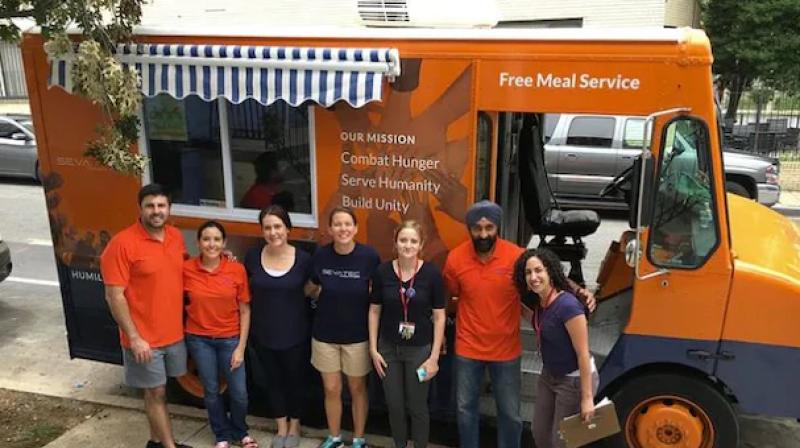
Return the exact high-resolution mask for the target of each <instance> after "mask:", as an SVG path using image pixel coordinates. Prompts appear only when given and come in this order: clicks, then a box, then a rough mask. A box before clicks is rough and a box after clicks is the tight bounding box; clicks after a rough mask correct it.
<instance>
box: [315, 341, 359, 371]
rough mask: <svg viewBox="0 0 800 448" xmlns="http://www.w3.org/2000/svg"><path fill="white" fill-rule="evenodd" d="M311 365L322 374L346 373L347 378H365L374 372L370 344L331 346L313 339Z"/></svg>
mask: <svg viewBox="0 0 800 448" xmlns="http://www.w3.org/2000/svg"><path fill="white" fill-rule="evenodd" d="M311 365H313V366H314V368H316V369H317V370H319V371H320V372H322V373H333V372H344V374H345V375H347V376H354V377H359V376H365V375H366V374H368V373H369V372H370V370H372V361H371V360H370V357H369V342H367V341H364V342H357V343H355V344H330V343H328V342H320V341H318V340H316V339H312V340H311Z"/></svg>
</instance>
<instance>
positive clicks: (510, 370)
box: [455, 356, 522, 448]
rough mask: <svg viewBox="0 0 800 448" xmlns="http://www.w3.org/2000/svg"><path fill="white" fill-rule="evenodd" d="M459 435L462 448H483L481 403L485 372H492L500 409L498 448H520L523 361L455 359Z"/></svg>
mask: <svg viewBox="0 0 800 448" xmlns="http://www.w3.org/2000/svg"><path fill="white" fill-rule="evenodd" d="M455 361H456V362H455V367H456V403H457V407H458V435H459V439H460V440H461V443H460V444H459V446H460V447H461V448H478V447H479V446H480V414H479V406H478V404H479V401H480V395H481V385H482V383H483V375H484V371H485V370H486V369H487V368H488V369H489V377H490V378H491V380H492V391H494V400H495V403H496V405H497V447H498V448H519V446H520V441H521V440H520V439H521V437H522V417H521V416H520V404H519V394H520V384H521V381H522V380H521V377H522V374H521V372H520V358H515V359H513V360H511V361H479V360H476V359H470V358H464V357H461V356H456V357H455Z"/></svg>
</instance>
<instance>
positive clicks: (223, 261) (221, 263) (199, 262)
mask: <svg viewBox="0 0 800 448" xmlns="http://www.w3.org/2000/svg"><path fill="white" fill-rule="evenodd" d="M194 264H195V267H197V269H198V270H199V271H201V272H204V273H206V274H210V275H216V274H219V273H220V272H222V269H223V268H224V267H225V265H226V264H228V257H226V256H225V255H222V256H220V257H219V264H218V265H217V267H215V268H214V269H213V270H211V271H207V270H206V268H204V267H203V262H202V260H200V255H198V256H196V257H195V258H194Z"/></svg>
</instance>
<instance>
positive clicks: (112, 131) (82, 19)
mask: <svg viewBox="0 0 800 448" xmlns="http://www.w3.org/2000/svg"><path fill="white" fill-rule="evenodd" d="M143 3H144V0H31V1H22V0H0V39H2V40H5V41H18V40H19V36H20V29H19V27H18V25H17V24H16V23H15V21H14V20H13V19H18V18H23V17H24V18H30V19H33V20H34V21H35V22H36V24H37V25H39V26H40V27H41V30H42V35H43V36H44V38H45V41H46V42H45V50H46V51H47V52H48V54H49V55H50V56H51V57H54V58H59V57H63V56H65V55H69V56H70V57H72V58H73V60H72V68H71V76H72V79H73V92H74V93H75V94H78V95H81V96H83V97H85V98H87V99H89V100H90V101H92V103H94V104H97V105H98V106H99V107H100V109H101V110H102V111H103V114H104V115H105V117H106V120H104V122H103V123H101V124H100V125H99V126H98V128H97V134H98V137H97V138H96V139H94V140H93V141H91V142H89V143H88V145H87V149H86V152H85V155H87V156H89V157H92V158H94V159H96V160H97V161H98V162H99V163H101V164H102V165H104V166H107V167H109V168H112V169H114V170H117V171H119V172H122V173H126V174H133V175H139V174H141V173H142V171H143V170H144V167H145V165H146V163H147V159H146V158H145V157H144V156H142V155H140V154H138V153H135V152H134V151H133V149H134V145H135V144H136V142H137V140H138V138H139V119H138V116H137V112H138V110H139V106H140V105H141V93H140V92H139V83H140V79H139V74H138V73H137V72H136V71H135V70H134V69H133V68H128V69H126V68H123V67H122V64H120V62H119V61H117V60H116V59H115V58H114V56H113V54H114V51H115V49H116V47H117V45H118V44H122V43H130V42H131V38H132V34H133V27H134V26H136V25H137V24H138V23H139V22H140V21H141V16H142V4H143ZM70 27H76V28H77V29H79V30H80V31H81V39H80V43H79V44H78V46H77V51H75V50H74V48H75V44H74V43H73V41H72V40H71V39H70V38H69V36H68V35H67V31H68V29H69V28H70Z"/></svg>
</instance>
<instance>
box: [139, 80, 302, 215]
mask: <svg viewBox="0 0 800 448" xmlns="http://www.w3.org/2000/svg"><path fill="white" fill-rule="evenodd" d="M142 114H143V120H142V121H143V123H144V132H143V133H142V137H141V138H140V147H141V148H143V152H144V153H146V154H147V155H148V156H149V157H150V165H149V167H148V168H149V169H148V170H147V172H146V174H145V178H144V182H145V183H148V182H157V183H159V184H162V185H163V186H164V187H165V188H166V189H167V191H168V192H169V193H170V195H171V197H172V202H173V214H175V215H179V216H190V217H200V218H209V219H226V220H235V221H255V220H256V219H257V216H258V212H259V211H260V210H261V209H262V208H264V207H266V206H269V205H271V204H278V205H281V206H283V207H284V208H286V209H287V210H288V211H289V212H290V213H291V215H292V221H293V224H295V225H298V226H300V227H304V226H309V227H311V226H315V225H316V221H317V219H316V207H315V201H314V196H315V190H316V188H315V184H314V176H313V175H312V173H313V172H314V169H315V167H314V151H313V109H312V108H311V107H310V106H303V105H301V106H298V107H292V106H290V105H288V104H287V103H285V102H283V101H276V102H274V103H272V104H270V105H269V106H264V105H262V104H260V103H258V102H256V101H255V100H252V99H248V100H245V101H243V102H241V103H239V104H234V103H231V102H229V101H226V100H225V99H223V98H219V99H217V100H214V101H208V102H207V101H204V100H203V99H201V98H200V97H198V96H194V95H190V96H187V97H185V98H184V99H180V100H179V99H175V98H174V97H172V96H169V95H166V94H160V95H157V96H154V97H151V98H148V97H146V98H144V105H143V108H142Z"/></svg>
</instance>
